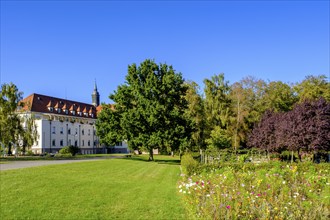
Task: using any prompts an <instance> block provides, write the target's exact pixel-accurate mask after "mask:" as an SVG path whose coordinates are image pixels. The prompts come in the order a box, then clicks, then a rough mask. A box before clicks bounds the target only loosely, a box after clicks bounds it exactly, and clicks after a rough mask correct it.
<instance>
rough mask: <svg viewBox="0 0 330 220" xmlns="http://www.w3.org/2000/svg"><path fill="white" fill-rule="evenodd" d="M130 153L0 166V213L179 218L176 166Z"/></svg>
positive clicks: (36, 216)
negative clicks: (27, 165) (128, 155)
mask: <svg viewBox="0 0 330 220" xmlns="http://www.w3.org/2000/svg"><path fill="white" fill-rule="evenodd" d="M134 158H138V157H136V156H134ZM134 158H133V159H111V160H100V161H91V162H84V163H73V164H64V165H51V166H43V167H36V168H26V169H19V170H10V171H2V172H0V178H1V179H0V180H1V183H0V186H1V188H0V189H1V191H0V192H1V194H0V195H1V197H0V205H1V207H0V216H1V218H2V219H185V218H186V215H185V210H184V208H183V205H182V203H181V200H180V197H179V195H178V193H177V191H176V188H175V187H176V183H177V181H178V179H179V176H180V168H179V166H177V165H172V164H166V163H158V162H145V160H137V159H134ZM142 158H143V157H142ZM162 160H165V159H162Z"/></svg>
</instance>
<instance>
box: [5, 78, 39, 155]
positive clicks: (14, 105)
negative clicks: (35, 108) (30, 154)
mask: <svg viewBox="0 0 330 220" xmlns="http://www.w3.org/2000/svg"><path fill="white" fill-rule="evenodd" d="M22 95H23V93H22V92H20V91H19V90H18V88H17V87H16V85H15V84H13V83H10V84H3V85H2V86H1V91H0V132H1V133H0V142H1V143H2V146H5V147H7V149H8V153H10V151H11V147H12V145H13V144H14V145H16V146H21V147H22V148H23V149H22V150H23V153H25V151H26V149H27V148H29V147H31V146H32V145H33V144H34V142H35V141H36V140H37V139H38V132H37V125H36V123H35V117H34V115H33V114H30V113H29V114H26V113H27V111H28V110H24V109H23V107H24V105H27V107H28V108H27V109H29V104H30V103H23V102H21V100H22ZM25 111H26V112H25Z"/></svg>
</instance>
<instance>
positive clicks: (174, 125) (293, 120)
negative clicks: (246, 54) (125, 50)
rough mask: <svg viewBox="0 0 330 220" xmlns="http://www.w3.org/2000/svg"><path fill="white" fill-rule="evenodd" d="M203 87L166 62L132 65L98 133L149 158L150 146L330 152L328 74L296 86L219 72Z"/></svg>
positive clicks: (105, 107)
mask: <svg viewBox="0 0 330 220" xmlns="http://www.w3.org/2000/svg"><path fill="white" fill-rule="evenodd" d="M203 87H204V91H201V90H200V86H199V85H198V84H197V83H195V82H193V81H185V80H184V79H183V78H182V75H181V73H176V72H175V71H174V69H173V67H172V66H168V65H166V64H159V65H158V64H156V63H155V62H154V61H153V60H146V61H144V62H142V63H141V64H140V65H139V66H137V65H136V64H132V65H130V66H129V67H128V73H127V76H126V83H125V84H123V85H120V86H118V89H117V90H116V91H115V92H114V93H113V94H111V95H110V96H109V98H110V99H111V100H113V101H114V102H115V104H114V105H111V106H110V105H105V104H104V105H103V110H102V111H101V113H100V114H99V115H98V120H97V123H96V127H97V134H98V135H99V136H100V140H101V142H102V143H104V144H107V145H109V146H111V145H114V144H115V143H116V142H118V141H121V140H127V141H128V144H129V147H130V148H131V149H143V150H146V151H148V152H149V153H150V159H152V149H153V148H158V149H161V150H162V151H165V152H166V151H167V152H170V151H173V150H185V149H189V150H192V151H198V150H200V149H232V150H234V151H236V150H238V149H240V148H247V147H257V148H260V149H264V150H266V151H269V152H270V151H275V150H276V151H281V150H284V149H289V150H299V151H301V150H304V151H305V150H306V151H311V150H318V149H325V150H329V148H330V146H329V136H328V134H329V133H330V130H329V129H330V126H329V123H327V122H326V121H327V120H328V117H329V115H328V113H327V111H328V110H326V109H328V108H329V102H330V83H329V82H328V81H327V77H326V76H325V75H320V76H307V77H306V78H305V79H304V80H303V81H301V82H298V83H292V84H288V83H284V82H282V81H268V82H266V81H264V80H262V79H257V78H255V77H252V76H248V77H245V78H243V79H242V80H240V81H239V82H235V83H233V84H230V83H229V82H228V81H226V80H225V75H224V74H223V73H221V74H217V75H214V76H212V77H211V79H205V80H204V86H203ZM307 110H308V111H307ZM299 112H300V113H299ZM307 112H309V113H308V114H309V115H308V117H309V119H308V120H307V119H306V120H305V117H307V116H305V115H304V114H307ZM299 117H300V118H299ZM313 117H314V118H313ZM315 117H316V118H315ZM328 122H329V120H328ZM306 127H308V129H307V128H306ZM280 128H281V129H280ZM303 128H306V129H305V130H304V132H302V130H303ZM297 129H300V130H299V135H300V136H299V135H297V132H298V130H297ZM289 130H290V132H291V133H290V132H288V131H289ZM307 130H308V131H309V132H311V133H308V132H307ZM281 134H282V135H286V136H285V138H286V139H285V138H283V137H282V136H280V135H281ZM289 134H292V136H289ZM298 136H299V137H298Z"/></svg>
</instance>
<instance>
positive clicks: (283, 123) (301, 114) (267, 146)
mask: <svg viewBox="0 0 330 220" xmlns="http://www.w3.org/2000/svg"><path fill="white" fill-rule="evenodd" d="M248 145H249V146H250V147H257V148H260V149H264V150H266V151H267V152H270V151H282V150H290V151H292V152H293V151H298V155H299V158H300V152H301V151H306V152H312V151H314V152H318V151H320V150H325V151H329V150H330V103H329V102H327V101H326V100H325V99H324V98H320V99H319V100H316V101H308V100H305V101H304V102H302V103H300V104H296V105H295V107H294V108H293V110H291V111H289V112H278V113H274V112H271V111H267V112H266V113H265V114H264V115H263V116H262V118H261V120H260V122H259V123H258V124H256V125H255V127H254V128H253V130H252V132H251V134H250V136H249V141H248Z"/></svg>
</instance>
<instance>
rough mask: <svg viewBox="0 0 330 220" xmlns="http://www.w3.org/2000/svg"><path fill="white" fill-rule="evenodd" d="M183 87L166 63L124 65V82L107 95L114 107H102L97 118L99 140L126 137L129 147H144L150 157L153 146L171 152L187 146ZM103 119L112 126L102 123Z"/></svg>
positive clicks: (185, 104) (105, 140)
mask: <svg viewBox="0 0 330 220" xmlns="http://www.w3.org/2000/svg"><path fill="white" fill-rule="evenodd" d="M187 89H188V87H187V86H186V85H185V84H184V80H183V78H182V75H181V73H176V72H175V71H174V69H173V67H172V66H168V65H167V64H159V65H157V64H156V63H155V62H154V61H152V60H145V61H144V62H142V63H141V64H140V65H139V66H137V65H136V64H132V65H130V66H128V73H127V75H126V83H125V84H123V85H120V86H118V89H117V90H116V91H115V92H114V93H113V94H111V95H110V99H112V100H113V101H114V102H115V103H116V104H115V109H109V108H106V111H105V112H104V113H102V114H101V115H100V117H99V118H98V123H97V130H98V134H100V136H101V140H102V141H104V142H105V143H106V142H107V143H111V141H114V140H117V141H121V140H127V142H128V145H129V147H130V148H132V149H144V150H147V151H148V152H149V155H150V158H149V159H150V160H153V149H155V148H158V149H160V150H167V151H171V150H175V149H180V148H183V147H185V146H188V142H189V141H190V133H191V120H189V119H188V117H186V114H185V111H186V109H187V107H188V103H187V101H186V99H185V98H184V97H185V95H186V91H187ZM106 115H107V116H106ZM107 121H108V122H115V125H110V126H106V123H107ZM103 131H107V132H105V133H102V132H103ZM107 134H108V136H107ZM112 143H113V142H112Z"/></svg>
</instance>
